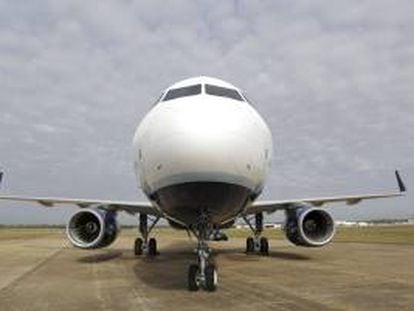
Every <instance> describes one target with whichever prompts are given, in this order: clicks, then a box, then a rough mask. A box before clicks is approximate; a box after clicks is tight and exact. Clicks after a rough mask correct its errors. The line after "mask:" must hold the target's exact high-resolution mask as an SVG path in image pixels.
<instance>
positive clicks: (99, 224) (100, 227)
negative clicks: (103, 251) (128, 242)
mask: <svg viewBox="0 0 414 311" xmlns="http://www.w3.org/2000/svg"><path fill="white" fill-rule="evenodd" d="M118 232H119V227H118V222H117V220H116V213H115V212H107V211H104V210H100V209H93V208H84V209H80V210H79V211H77V212H76V213H74V214H73V215H72V216H71V217H70V219H69V222H68V224H67V226H66V235H67V236H68V238H69V241H70V242H71V243H72V244H73V245H74V246H76V247H79V248H83V249H91V248H102V247H106V246H108V245H110V244H112V242H114V241H115V239H116V237H117V236H118Z"/></svg>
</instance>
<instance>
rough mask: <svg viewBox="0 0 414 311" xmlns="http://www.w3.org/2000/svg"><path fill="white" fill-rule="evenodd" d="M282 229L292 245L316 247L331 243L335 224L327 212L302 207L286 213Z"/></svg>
mask: <svg viewBox="0 0 414 311" xmlns="http://www.w3.org/2000/svg"><path fill="white" fill-rule="evenodd" d="M284 229H285V233H286V237H287V238H288V240H289V241H290V242H292V243H293V244H295V245H299V246H307V247H318V246H323V245H326V244H328V243H329V242H331V240H332V238H333V236H334V235H335V222H334V220H333V218H332V216H331V215H330V214H329V213H328V212H327V211H325V210H323V209H317V208H311V207H307V206H304V207H299V208H296V209H294V210H289V211H287V220H286V225H285V227H284Z"/></svg>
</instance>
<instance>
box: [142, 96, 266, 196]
mask: <svg viewBox="0 0 414 311" xmlns="http://www.w3.org/2000/svg"><path fill="white" fill-rule="evenodd" d="M162 105H163V104H162V103H161V104H160V105H159V106H160V107H157V108H158V109H156V110H155V111H154V114H153V115H152V116H151V115H150V118H149V119H148V120H147V121H148V123H147V124H146V125H145V127H146V128H144V129H143V130H145V131H147V135H145V137H151V139H147V140H145V141H139V143H138V144H137V145H139V147H138V149H139V150H138V151H137V152H138V153H140V154H141V159H140V163H139V165H138V166H139V167H140V170H141V171H140V175H144V176H145V178H144V179H145V181H146V182H147V183H148V181H150V182H149V186H150V188H152V189H155V188H161V187H164V186H168V185H169V184H172V183H176V182H177V181H180V182H194V181H209V182H214V181H215V182H229V183H236V184H242V185H243V186H246V187H249V188H254V187H256V185H257V181H258V180H259V179H260V178H263V176H264V173H265V172H264V170H265V168H266V165H265V164H264V162H266V159H265V157H264V155H265V150H268V151H267V153H269V148H271V147H270V145H271V137H270V131H269V130H268V128H267V126H266V124H265V123H264V121H263V120H262V119H261V117H260V116H259V115H258V114H257V112H256V111H255V110H254V109H253V108H252V107H251V106H250V105H248V104H247V103H244V102H238V101H234V100H203V101H201V100H198V101H196V102H191V101H189V102H187V103H180V104H179V105H178V104H177V105H173V104H171V105H170V104H168V105H165V106H163V107H162ZM157 110H158V111H157ZM148 133H149V134H148ZM142 137H143V136H142ZM141 180H142V178H141Z"/></svg>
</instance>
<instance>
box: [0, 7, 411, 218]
mask: <svg viewBox="0 0 414 311" xmlns="http://www.w3.org/2000/svg"><path fill="white" fill-rule="evenodd" d="M196 75H210V76H215V77H218V78H222V79H224V80H228V81H229V82H231V83H233V84H235V85H237V86H238V87H240V88H241V89H243V90H244V91H245V92H246V93H247V95H248V96H249V97H250V98H251V99H252V101H253V102H254V105H255V107H256V109H257V110H258V111H259V113H261V114H262V115H263V116H264V117H265V119H266V120H267V122H268V123H269V126H270V127H271V129H272V131H273V135H274V139H275V159H274V165H273V171H272V174H271V176H270V177H269V181H268V184H267V188H266V191H265V193H264V194H263V198H265V199H270V198H283V199H285V198H292V197H294V198H300V197H309V196H320V195H334V194H349V193H365V192H375V191H383V190H389V189H391V190H394V189H395V188H396V186H395V181H394V177H393V170H394V169H395V168H399V169H401V171H402V174H403V176H404V177H405V179H406V182H407V184H408V188H413V189H414V177H413V175H414V2H413V1H411V0H406V1H404V0H399V1H385V0H384V1H381V0H372V1H361V0H346V1H345V0H344V1H320V0H313V1H291V0H286V1H251V0H245V1H153V0H151V1H102V0H101V1H76V0H70V1H35V0H32V1H25V2H23V1H0V166H1V167H2V168H3V169H4V170H5V173H6V175H5V180H4V182H3V185H2V191H4V192H11V193H18V194H27V195H47V196H65V197H83V198H105V199H123V200H137V199H138V200H142V199H144V197H143V195H142V193H140V190H139V189H138V186H137V184H136V179H135V176H134V173H133V171H132V167H133V166H132V155H131V152H132V150H131V141H132V136H133V133H134V130H135V128H136V126H137V124H138V123H139V121H140V120H141V119H142V118H143V117H144V115H145V114H146V113H147V112H148V110H149V109H150V108H151V106H152V104H153V102H154V100H155V99H156V98H157V96H158V95H159V94H160V92H161V90H162V89H163V88H165V87H167V86H168V85H170V84H172V83H174V82H176V81H178V80H180V79H184V78H187V77H191V76H196ZM252 143H254V142H252ZM410 186H411V187H410ZM413 203H414V202H413V199H412V196H411V197H410V196H407V197H406V198H404V199H395V200H384V201H375V202H369V203H362V204H360V205H358V207H357V208H343V207H338V208H335V209H332V211H333V213H334V215H335V216H336V217H337V218H339V219H356V218H363V219H366V218H383V217H406V216H412V217H414V204H413ZM72 211H73V210H72V209H71V208H61V209H54V210H46V209H45V208H42V207H38V206H36V205H33V206H22V204H12V203H4V202H3V203H0V223H64V222H65V221H66V217H67V216H68V215H69V214H70V213H71V212H72ZM123 221H124V222H131V221H133V219H132V220H128V219H127V218H123Z"/></svg>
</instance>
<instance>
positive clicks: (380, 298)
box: [0, 232, 414, 311]
mask: <svg viewBox="0 0 414 311" xmlns="http://www.w3.org/2000/svg"><path fill="white" fill-rule="evenodd" d="M133 240H134V236H133V235H132V234H126V235H125V234H124V235H121V237H120V238H119V239H118V240H117V241H116V243H115V244H114V245H113V246H111V247H110V248H108V249H101V250H95V251H83V250H78V249H74V248H72V247H71V246H70V245H69V244H68V242H67V241H66V240H65V238H64V234H63V233H56V232H55V233H51V234H44V235H40V236H36V237H30V235H29V236H25V237H24V238H15V237H11V238H3V239H0V258H1V261H0V310H62V311H63V310H115V309H116V310H195V309H197V310H211V309H225V310H395V309H400V310H414V261H413V258H414V245H404V244H375V243H338V242H337V243H335V242H334V243H333V244H331V245H328V246H326V247H324V248H320V249H309V248H298V247H294V246H292V245H290V244H288V243H287V242H285V241H283V240H271V242H270V244H271V253H270V255H269V256H268V257H261V256H257V255H246V254H244V253H243V251H244V243H245V242H244V239H241V238H238V239H232V240H230V241H228V242H220V243H218V242H215V243H211V246H212V248H213V250H214V254H215V256H214V257H215V261H216V264H217V266H218V271H219V288H218V290H217V291H216V292H213V293H209V292H205V291H202V290H200V291H199V292H188V291H187V283H186V279H187V269H188V265H189V264H190V263H192V262H193V261H194V260H195V255H194V254H193V247H194V242H191V241H189V240H188V239H186V238H185V237H184V236H177V237H175V236H168V235H161V236H159V237H158V241H159V249H160V252H161V254H160V255H159V256H157V257H156V258H154V259H150V258H146V257H141V258H136V257H135V256H134V255H133V252H132V249H131V248H132V244H133Z"/></svg>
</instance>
